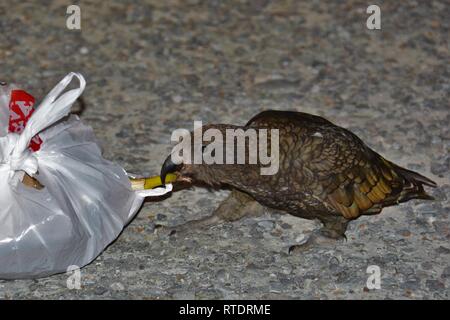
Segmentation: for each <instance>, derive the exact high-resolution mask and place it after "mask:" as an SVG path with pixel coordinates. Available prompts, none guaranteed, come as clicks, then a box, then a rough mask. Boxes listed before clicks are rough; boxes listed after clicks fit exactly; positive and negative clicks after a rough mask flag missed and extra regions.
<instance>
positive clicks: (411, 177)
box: [395, 166, 437, 202]
mask: <svg viewBox="0 0 450 320" xmlns="http://www.w3.org/2000/svg"><path fill="white" fill-rule="evenodd" d="M395 171H396V172H397V173H398V174H399V175H400V176H402V177H403V178H404V179H405V180H406V182H407V185H406V186H405V187H404V189H403V191H402V192H401V195H400V198H399V202H405V201H408V200H411V199H422V200H435V198H434V197H433V196H431V195H429V194H428V193H427V192H426V191H425V189H424V188H423V186H424V185H426V186H428V187H432V188H436V187H437V184H436V182H434V181H433V180H431V179H429V178H427V177H425V176H423V175H421V174H419V173H417V172H414V171H412V170H408V169H405V168H402V167H399V166H395Z"/></svg>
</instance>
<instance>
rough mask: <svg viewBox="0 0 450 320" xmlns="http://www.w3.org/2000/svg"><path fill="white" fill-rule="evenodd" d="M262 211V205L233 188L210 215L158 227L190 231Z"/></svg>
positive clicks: (254, 214)
mask: <svg viewBox="0 0 450 320" xmlns="http://www.w3.org/2000/svg"><path fill="white" fill-rule="evenodd" d="M263 213H264V207H263V206H262V205H260V204H259V203H258V202H256V201H255V200H254V199H253V198H252V197H250V196H249V195H247V194H246V193H243V192H241V191H238V190H235V189H233V190H232V191H231V193H230V195H229V196H228V197H227V198H226V199H225V200H224V201H223V202H222V203H221V204H220V205H219V207H218V208H217V209H216V210H215V211H214V213H213V214H212V215H210V216H208V217H205V218H202V219H199V220H192V221H188V222H186V223H184V224H181V225H178V226H174V227H168V228H166V227H164V228H159V229H161V231H163V232H164V233H168V234H169V235H173V234H175V233H184V232H186V231H191V230H193V229H196V228H204V227H208V226H211V225H215V224H218V223H221V222H232V221H237V220H239V219H241V218H243V217H244V216H258V215H262V214H263ZM158 232H159V231H158Z"/></svg>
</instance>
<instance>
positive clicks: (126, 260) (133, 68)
mask: <svg viewBox="0 0 450 320" xmlns="http://www.w3.org/2000/svg"><path fill="white" fill-rule="evenodd" d="M79 3H80V6H81V14H82V25H81V31H77V30H68V29H67V28H66V21H65V19H66V17H67V15H66V8H67V6H68V5H69V4H70V1H62V0H58V1H49V0H47V1H27V2H24V1H18V0H14V1H2V2H0V16H1V19H0V28H1V29H0V30H1V34H0V71H1V74H0V77H1V79H2V80H5V81H8V82H13V81H14V82H16V83H20V84H22V85H23V87H25V88H27V89H29V91H31V92H32V93H34V94H35V96H36V97H43V96H44V95H45V94H46V93H47V92H48V90H49V89H50V88H52V87H53V86H54V85H55V84H56V82H57V81H59V80H60V79H61V78H62V77H63V76H64V75H65V74H66V73H68V72H69V71H79V72H81V73H83V74H84V75H85V77H86V79H87V81H88V87H87V90H86V91H85V94H84V106H85V109H84V110H83V112H82V114H81V118H82V120H83V121H84V122H85V123H87V124H89V125H91V126H92V127H93V128H94V129H95V132H96V134H97V136H98V138H99V140H100V141H101V142H102V145H103V148H104V152H105V157H106V158H108V159H111V160H113V161H115V162H117V163H119V164H121V165H122V166H123V167H124V168H126V169H127V170H128V171H132V172H138V173H142V174H156V173H158V171H159V168H160V165H161V163H162V161H163V159H164V158H165V155H166V154H167V152H168V150H169V149H170V135H171V132H172V130H174V129H176V128H188V129H192V127H193V120H203V122H230V123H235V124H244V123H245V122H246V121H247V120H248V119H249V118H250V117H251V116H252V115H254V114H256V113H257V112H259V111H261V110H264V109H269V108H271V109H282V110H298V111H305V112H310V113H314V114H318V115H321V116H324V117H326V118H328V119H330V120H332V121H333V122H335V123H337V124H339V125H342V126H344V127H346V128H349V129H351V130H352V131H353V132H355V133H356V134H358V135H359V136H360V137H361V138H362V139H363V140H364V141H366V142H367V143H368V144H369V145H370V146H371V147H373V148H374V149H375V150H377V151H378V152H380V153H381V154H382V155H384V156H385V157H387V158H388V159H390V160H392V161H395V162H397V163H399V164H401V165H403V166H406V167H408V168H410V169H414V170H417V171H419V172H421V173H423V174H425V175H427V176H428V177H430V178H432V179H433V180H435V181H436V182H437V183H438V184H439V188H438V189H435V190H431V194H432V195H433V196H435V197H436V199H437V200H436V201H429V202H421V201H411V202H408V203H406V204H402V205H400V206H397V207H394V208H388V209H385V210H384V211H383V213H382V214H381V215H377V216H372V217H363V218H361V219H358V220H357V221H354V222H352V223H351V224H350V226H349V231H348V233H347V236H348V241H347V243H343V244H338V245H337V246H336V247H335V248H334V249H332V250H331V249H323V248H314V249H312V250H311V251H309V252H307V253H304V254H298V255H288V254H287V249H288V247H289V246H291V245H293V244H295V243H298V242H301V241H303V240H304V239H305V237H307V236H308V234H309V233H310V232H311V231H312V230H314V229H315V228H317V227H318V226H319V225H318V223H315V222H313V221H308V220H303V219H299V218H294V217H290V216H283V215H280V214H278V213H276V212H270V211H268V212H267V215H265V216H264V217H259V218H247V219H244V220H242V221H239V222H234V223H225V224H221V225H217V226H215V227H212V228H210V229H207V230H193V231H192V233H190V234H186V235H184V236H181V237H174V238H167V237H162V236H161V235H158V234H157V232H154V231H155V230H154V226H155V224H167V225H174V224H178V223H181V222H184V221H187V220H190V219H194V218H199V217H201V216H205V215H208V214H210V213H211V212H212V211H213V210H214V208H215V207H217V205H218V204H219V203H220V201H221V200H223V199H224V198H225V197H226V196H227V194H228V191H210V190H206V189H202V188H193V189H189V190H185V191H183V192H177V193H174V194H172V196H170V197H167V198H166V199H164V200H162V201H152V202H147V203H146V204H145V205H144V207H143V208H142V210H141V211H140V213H139V214H138V216H137V217H136V218H135V219H134V220H133V221H132V223H131V224H130V225H129V226H128V227H127V228H126V229H125V231H124V232H123V233H122V235H121V236H120V237H119V238H118V240H117V241H116V242H114V243H113V244H112V245H111V246H109V247H108V248H107V250H106V251H105V252H104V253H103V254H102V255H101V256H100V257H99V258H98V259H97V260H96V261H94V262H93V263H92V264H90V265H89V266H87V267H85V268H83V269H82V271H81V276H82V288H81V289H80V290H70V289H68V288H67V286H66V280H67V278H68V275H67V274H61V275H56V276H52V277H49V278H44V279H38V280H23V281H22V280H20V281H19V280H17V281H0V298H6V299H8V298H18V299H29V298H45V299H78V298H81V299H94V298H95V299H111V298H114V299H118V298H131V299H180V298H188V299H191V298H192V299H194V298H195V299H206V298H218V299H222V298H230V299H240V298H252V299H266V298H271V299H355V298H357V299H379V298H382V299H384V298H388V299H425V298H431V299H448V298H449V296H450V244H449V240H450V228H449V211H450V199H449V198H450V180H449V173H450V169H449V168H450V156H449V149H450V132H449V123H450V112H449V108H450V105H449V92H450V82H449V78H450V67H449V34H450V30H449V23H450V4H449V2H448V1H445V0H442V1H437V0H434V1H378V2H377V4H378V5H379V6H380V7H381V17H382V29H381V30H373V31H371V30H368V29H367V28H366V27H365V22H366V19H367V17H368V15H367V14H366V13H365V9H366V8H367V6H368V5H369V4H371V3H368V2H364V1H345V2H344V1H302V2H300V1H276V2H275V1H274V2H273V3H272V2H270V1H267V0H255V1H232V2H229V1H197V0H189V1H181V0H179V1H176V0H172V1H145V3H144V2H143V3H141V4H136V1H131V0H128V1H120V2H119V1H115V2H113V1H104V2H101V3H100V2H99V1H81V2H79ZM77 107H78V106H77ZM369 265H377V266H379V267H380V270H381V289H379V290H376V289H375V290H369V289H368V288H366V281H367V278H368V276H369V275H368V274H367V273H366V269H367V267H368V266H369Z"/></svg>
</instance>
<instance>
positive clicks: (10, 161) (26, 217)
mask: <svg viewBox="0 0 450 320" xmlns="http://www.w3.org/2000/svg"><path fill="white" fill-rule="evenodd" d="M73 77H76V78H78V80H79V82H80V86H79V88H77V89H73V90H68V91H67V92H65V93H63V91H64V89H65V88H66V87H67V85H68V84H69V83H70V82H71V81H72V78H73ZM84 87H85V80H84V78H83V77H82V76H81V75H80V74H76V73H70V74H69V75H67V76H66V77H65V78H64V79H63V80H62V81H61V82H60V83H59V84H58V85H57V86H56V87H55V88H54V89H53V90H52V91H51V92H50V93H49V94H48V95H47V97H46V98H45V99H44V100H43V101H42V103H41V104H40V106H39V107H37V108H36V109H35V111H34V108H33V103H34V101H31V99H32V97H31V96H28V97H27V96H26V93H24V92H23V91H17V89H15V88H14V87H13V86H6V85H0V90H1V91H0V279H17V278H32V277H42V276H47V275H51V274H54V273H60V272H65V271H67V268H68V267H69V266H72V265H75V266H78V267H82V266H85V265H86V264H88V263H90V262H91V261H92V260H93V259H95V258H96V257H97V256H98V255H99V254H100V253H101V252H102V251H103V250H104V248H105V247H106V246H107V245H108V244H110V243H111V242H112V241H113V240H114V239H116V237H117V236H118V235H119V233H120V232H121V231H122V229H123V227H124V225H125V224H127V223H128V222H129V221H130V219H131V218H132V217H133V216H134V214H135V213H136V212H137V210H138V209H139V208H140V206H141V204H142V202H143V199H144V197H145V196H157V195H162V194H165V193H167V192H169V191H170V190H171V186H170V185H168V186H167V187H166V188H157V189H153V190H145V191H141V192H135V191H133V190H132V189H131V183H130V181H129V178H128V176H127V174H126V172H125V171H124V170H123V169H122V168H121V167H119V166H117V165H115V164H113V163H111V162H109V161H107V160H105V159H103V158H102V155H101V151H100V149H99V147H98V145H97V144H96V142H95V137H94V134H93V131H92V129H91V128H90V127H87V126H85V125H83V124H82V123H81V121H80V120H79V119H78V117H76V116H73V115H72V116H69V117H65V116H66V115H68V113H69V111H70V108H71V105H72V103H73V102H74V101H75V100H76V99H77V98H78V97H79V96H80V95H81V93H82V92H83V90H84ZM15 90H16V91H15ZM13 93H14V94H15V96H16V99H15V100H13V99H11V97H12V95H13ZM17 93H19V95H17ZM17 96H18V97H17ZM21 97H25V98H21ZM30 97H31V98H30ZM20 99H22V100H23V101H19V100H20ZM26 100H28V101H26ZM14 110H15V112H14ZM33 111H34V113H33ZM18 113H19V114H18ZM61 119H63V120H62V121H60V120H61ZM55 123H57V124H55ZM14 132H21V133H20V134H18V133H14ZM37 135H38V136H37ZM25 173H27V174H28V175H30V176H32V177H36V179H37V180H38V181H39V182H40V183H41V184H42V185H43V186H44V188H43V189H41V190H38V189H35V188H32V187H28V186H26V185H24V184H23V183H22V179H23V177H24V174H25Z"/></svg>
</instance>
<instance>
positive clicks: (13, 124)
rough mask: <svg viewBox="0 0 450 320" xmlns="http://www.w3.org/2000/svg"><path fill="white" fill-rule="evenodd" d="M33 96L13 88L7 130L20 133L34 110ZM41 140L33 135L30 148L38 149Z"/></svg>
mask: <svg viewBox="0 0 450 320" xmlns="http://www.w3.org/2000/svg"><path fill="white" fill-rule="evenodd" d="M34 103H35V100H34V97H33V96H32V95H30V94H28V93H27V92H25V91H23V90H13V91H12V92H11V100H10V101H9V132H12V133H18V134H20V133H22V131H23V130H24V129H25V126H26V125H27V123H28V120H29V119H30V117H31V115H32V114H33V112H34ZM41 144H42V140H41V138H39V136H38V135H36V136H35V137H33V139H31V142H30V148H31V150H33V151H38V150H39V149H40V148H41Z"/></svg>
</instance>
